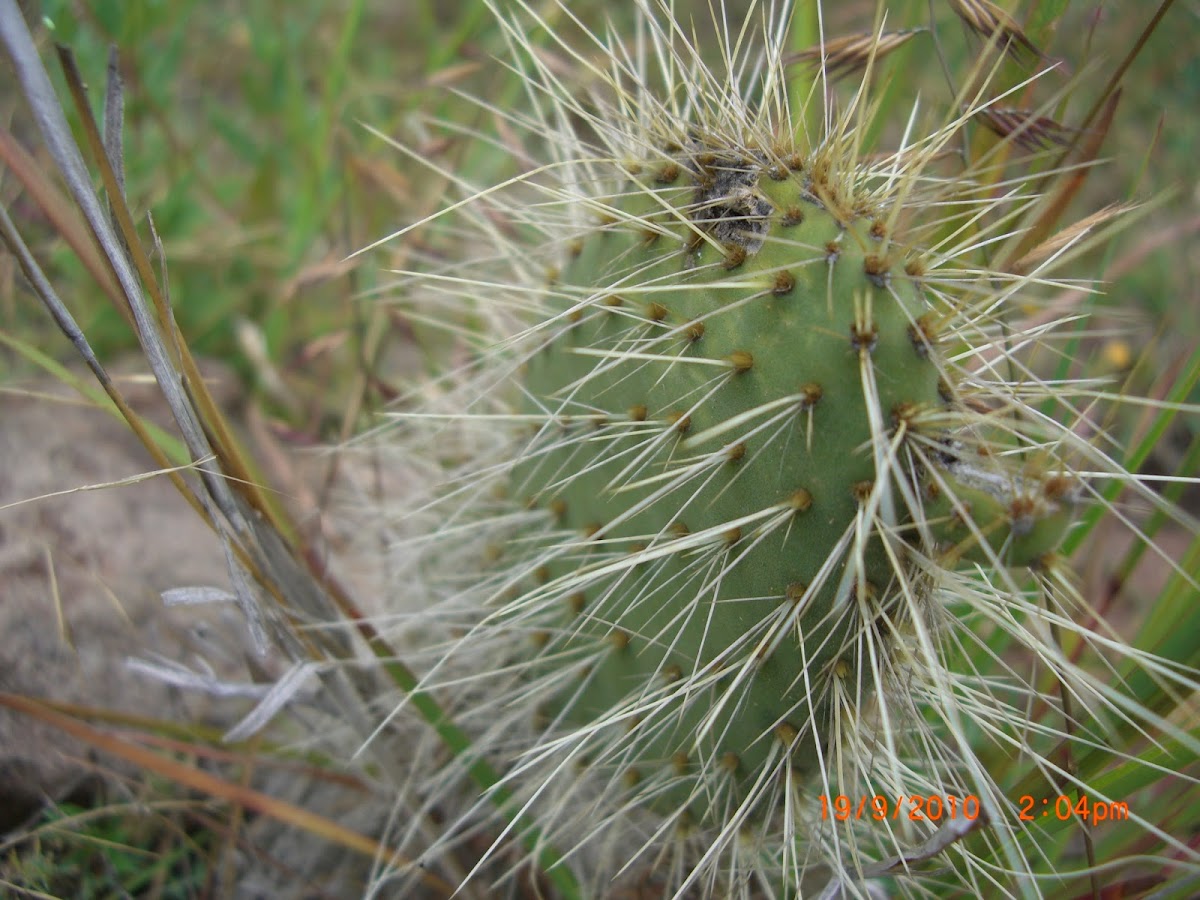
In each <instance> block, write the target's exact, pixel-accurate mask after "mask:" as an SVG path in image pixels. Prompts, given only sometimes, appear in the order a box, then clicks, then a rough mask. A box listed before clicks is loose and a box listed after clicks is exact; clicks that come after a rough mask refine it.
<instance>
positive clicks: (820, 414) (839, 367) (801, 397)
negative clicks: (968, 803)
mask: <svg viewBox="0 0 1200 900" xmlns="http://www.w3.org/2000/svg"><path fill="white" fill-rule="evenodd" d="M625 168H626V170H627V171H628V178H626V179H625V180H624V181H623V183H622V184H621V185H620V186H619V188H618V191H617V192H616V193H615V194H614V196H613V197H612V198H611V201H610V202H611V212H609V213H608V214H606V215H605V216H604V217H603V218H602V219H601V220H600V221H598V222H597V224H596V226H595V227H594V228H592V229H590V230H587V231H584V232H583V233H582V234H580V235H579V236H578V237H577V238H576V240H575V241H574V242H573V243H572V244H571V246H570V248H569V254H568V256H569V259H568V260H567V262H566V263H565V265H564V266H563V267H562V269H561V271H560V272H558V273H556V274H555V277H554V278H553V281H552V283H550V284H549V285H548V287H547V290H548V294H549V298H550V300H549V303H548V306H549V309H548V310H547V319H548V321H547V322H546V323H544V324H541V325H540V326H539V329H538V338H537V345H536V349H535V350H534V351H533V352H532V354H531V356H530V358H529V360H528V362H527V364H526V365H525V367H524V372H523V373H522V376H521V385H522V390H523V392H524V393H525V394H526V395H527V399H526V402H525V406H526V409H527V410H528V411H529V413H530V414H531V415H533V416H535V418H536V417H541V418H542V420H543V421H541V422H540V423H539V425H538V426H537V427H536V429H535V432H536V433H535V435H534V437H533V439H532V441H531V442H530V444H529V446H528V447H527V448H525V450H524V451H523V452H522V453H521V455H520V457H519V463H518V465H517V466H516V467H515V469H514V472H513V482H514V484H515V485H516V487H517V491H518V492H519V494H520V495H521V497H522V498H523V499H526V500H527V501H528V504H529V505H530V506H531V507H532V508H536V509H539V510H544V511H545V512H546V514H547V515H548V517H549V518H550V519H551V520H552V528H551V531H550V534H549V535H548V537H547V538H546V539H544V540H542V541H539V542H536V543H535V544H534V548H535V549H534V554H533V557H532V558H533V563H532V565H531V568H532V572H531V576H532V577H531V579H530V580H529V581H528V582H527V583H526V584H524V585H522V588H521V589H522V590H523V592H524V593H523V594H522V596H521V598H520V599H519V600H518V601H516V602H517V603H518V604H519V605H520V606H521V607H525V606H527V605H528V604H535V605H536V606H537V607H538V608H539V609H543V610H545V609H551V610H557V612H556V613H555V614H552V615H549V616H546V617H545V619H544V621H543V623H542V624H543V625H544V626H545V630H543V631H542V632H540V633H539V636H538V638H537V641H538V642H539V643H540V648H541V653H542V654H543V656H544V657H545V658H546V659H548V660H552V661H553V663H552V664H553V665H555V666H559V665H562V664H563V662H562V661H564V660H566V661H570V663H569V664H570V665H572V666H575V667H577V668H578V681H577V683H572V684H569V685H568V686H566V687H565V688H564V689H563V690H562V692H561V693H560V695H559V696H558V697H557V698H556V699H555V700H554V701H552V702H551V703H550V707H551V709H552V710H553V711H554V712H555V714H556V715H559V716H561V717H563V718H564V719H565V720H566V721H568V722H571V723H573V724H575V725H579V726H587V725H590V724H592V723H607V724H606V725H605V730H607V731H609V732H611V734H612V736H611V739H610V743H609V744H608V745H607V747H608V753H609V755H610V760H611V761H610V763H609V764H610V765H612V766H613V767H614V768H615V769H617V770H618V771H619V773H620V776H621V778H622V780H623V782H624V783H625V785H626V787H627V789H631V790H634V791H640V792H643V793H644V795H645V796H646V798H647V800H648V801H649V802H650V803H651V804H652V805H654V806H657V807H660V808H662V809H665V810H671V811H676V812H678V811H680V810H683V809H687V810H688V811H689V812H690V814H691V815H692V816H693V817H695V818H698V819H700V820H706V819H712V820H713V821H714V822H716V823H717V824H719V823H720V817H722V816H723V815H725V814H726V813H727V811H728V809H730V808H737V807H740V806H742V805H743V804H747V805H748V808H749V809H751V810H753V809H755V808H756V807H758V806H762V807H763V809H762V810H758V811H757V812H754V813H751V814H750V815H749V816H748V818H750V819H754V818H758V817H760V816H761V815H763V814H765V810H766V809H767V808H768V807H769V806H770V800H771V799H772V798H773V788H774V786H775V783H776V782H778V781H779V780H780V778H782V777H784V776H783V774H782V773H784V772H787V773H788V774H789V777H793V778H801V779H803V778H807V777H809V776H811V775H813V774H814V773H815V772H816V771H817V769H818V767H819V761H820V759H821V757H822V753H823V752H827V750H826V748H825V747H824V744H825V742H826V741H827V740H828V738H829V735H830V727H829V726H830V720H831V711H830V705H831V704H833V703H834V702H835V700H836V698H837V695H838V691H837V689H836V687H835V682H837V681H838V680H844V679H853V678H855V677H856V673H859V672H860V667H861V666H862V665H864V664H865V662H866V661H865V660H864V658H863V655H862V652H861V651H862V647H863V646H864V643H865V642H866V638H865V637H864V636H865V635H866V634H867V633H871V635H872V638H871V639H872V640H874V641H876V642H877V643H878V645H879V647H881V648H882V649H883V652H885V653H886V652H887V646H888V643H889V635H891V634H892V633H893V632H894V631H895V630H896V629H899V628H902V627H904V624H903V623H904V622H906V621H907V620H909V619H910V618H911V617H912V616H914V615H920V607H921V606H922V605H923V604H925V603H926V602H927V598H926V596H925V594H926V593H927V590H928V586H927V585H926V584H924V583H923V581H922V579H921V578H920V576H919V567H918V566H917V565H916V564H915V562H914V560H913V558H912V557H913V554H914V553H918V554H924V555H925V556H926V557H929V558H936V557H938V556H939V555H942V554H946V553H947V552H948V551H950V550H951V547H952V546H955V543H954V541H953V540H952V536H953V535H954V534H955V533H956V532H957V533H958V534H959V535H960V536H961V538H962V539H963V541H964V542H965V545H966V546H974V547H976V549H977V550H978V549H979V548H981V547H986V548H988V551H989V552H990V553H991V555H992V556H993V557H994V558H995V557H997V556H1000V557H1003V558H1004V559H1005V560H1006V561H1008V562H1011V563H1013V564H1028V563H1031V562H1035V561H1036V560H1037V559H1038V558H1040V557H1041V556H1042V555H1044V554H1046V553H1048V552H1049V551H1051V550H1052V549H1053V548H1054V546H1055V544H1056V542H1057V540H1058V538H1059V537H1060V535H1061V533H1062V526H1063V525H1064V524H1065V521H1066V518H1067V517H1066V515H1065V513H1066V510H1067V507H1068V506H1069V504H1066V503H1061V502H1058V501H1059V500H1060V498H1059V497H1056V496H1053V493H1054V491H1056V490H1060V488H1059V487H1058V486H1057V485H1058V481H1057V480H1054V481H1047V482H1044V483H1043V482H1042V481H1041V480H1040V479H1034V480H1033V481H1032V482H1029V479H1028V476H1022V477H1017V476H1016V474H1015V472H1013V471H1012V467H1011V466H1005V465H1002V464H996V463H994V462H993V464H992V465H991V466H990V468H989V467H983V466H981V465H980V464H979V463H978V462H976V463H975V464H974V468H975V469H976V470H977V475H976V481H977V482H978V484H976V486H975V488H974V492H973V498H974V499H973V501H970V502H964V501H962V500H961V493H960V486H961V484H962V482H963V481H964V478H965V477H969V476H964V475H963V474H962V473H963V472H965V470H966V469H967V467H968V464H967V463H966V462H964V461H963V460H962V459H960V458H959V457H958V456H955V455H954V453H952V452H951V450H950V449H949V448H950V437H949V436H950V435H951V433H952V432H953V427H952V425H951V423H953V422H955V421H956V420H959V421H961V419H962V416H961V415H956V409H955V406H956V405H955V401H954V386H953V385H952V384H948V383H947V379H948V378H949V377H951V376H950V375H949V373H948V372H947V370H946V367H945V364H944V362H943V361H942V359H941V353H942V348H941V346H940V341H939V330H940V324H939V320H940V318H941V317H942V316H943V315H944V313H939V311H938V310H937V309H936V308H935V307H934V305H933V304H932V303H931V302H930V300H929V299H928V298H927V295H926V291H925V289H924V288H923V285H922V270H923V265H922V261H921V260H922V257H921V254H920V250H919V249H918V248H913V247H910V246H907V245H906V243H905V242H904V238H903V235H899V234H896V233H895V230H894V228H893V227H892V226H891V225H889V219H890V218H892V216H891V215H890V211H889V210H888V209H887V208H885V207H881V208H878V209H872V208H871V206H870V205H869V203H867V202H859V201H858V200H857V198H852V197H846V198H843V197H839V195H838V190H837V187H836V186H835V185H833V184H830V183H828V182H825V181H823V180H822V179H821V178H820V176H819V175H816V174H815V173H814V172H813V170H812V169H811V168H810V167H808V166H806V165H805V160H804V159H803V158H802V156H801V155H800V154H799V153H798V152H797V151H795V150H794V149H791V148H787V147H782V148H775V149H773V150H759V151H754V152H751V151H747V150H746V149H744V148H739V147H736V146H729V145H728V144H726V143H724V142H722V141H721V140H720V139H719V138H714V139H711V140H705V139H692V140H690V141H689V142H688V144H687V146H679V145H678V144H676V145H668V146H665V147H663V148H661V152H660V153H659V154H657V155H656V156H655V157H649V158H647V159H645V160H641V161H638V162H637V163H626V166H625ZM939 442H940V443H941V445H942V446H940V447H939V446H938V445H939ZM914 445H916V446H918V447H921V449H917V450H916V451H915V452H914V450H913V447H914ZM922 445H923V446H922ZM994 450H999V448H993V447H991V446H990V445H988V444H987V443H986V442H985V443H981V444H979V445H977V446H975V447H973V452H974V453H975V454H976V455H977V456H978V455H979V454H980V453H984V454H988V453H992V452H993V451H994ZM931 462H932V463H933V466H932V467H931V465H930V463H931ZM931 469H932V470H931ZM956 471H957V472H958V473H959V474H958V475H956V474H954V473H955V472H956ZM985 473H986V474H985ZM947 479H950V480H952V481H953V482H954V484H955V488H954V495H955V496H958V497H960V500H959V502H958V504H957V507H955V506H952V505H950V504H948V503H947V504H943V506H942V508H941V509H939V512H938V513H936V514H934V515H930V512H929V509H928V508H927V506H926V504H927V503H928V502H929V500H931V499H933V496H934V495H937V496H941V495H942V490H941V488H940V487H939V485H944V484H946V482H947ZM1027 482H1029V483H1027ZM1018 484H1019V485H1020V487H1018ZM989 487H990V488H992V490H991V492H989V490H988V488H989ZM947 496H949V495H947ZM981 511H982V512H984V516H981V515H980V513H981ZM1015 538H1016V539H1019V540H1017V541H1016V542H1014V539H1015ZM958 552H960V553H961V552H962V551H961V550H960V551H958ZM975 555H976V556H978V555H981V554H980V553H978V552H977V553H976V554H975ZM951 564H953V563H951ZM764 773H770V775H769V777H768V778H766V779H765V780H764Z"/></svg>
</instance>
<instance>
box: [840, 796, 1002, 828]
mask: <svg viewBox="0 0 1200 900" xmlns="http://www.w3.org/2000/svg"><path fill="white" fill-rule="evenodd" d="M817 799H819V800H820V801H821V818H822V819H823V820H824V819H831V818H832V819H837V821H839V822H845V821H847V820H849V819H874V820H875V821H876V822H882V821H883V820H884V819H892V820H896V819H902V818H904V819H909V820H910V821H913V822H940V821H942V820H943V819H966V820H968V821H974V820H975V819H978V818H979V817H980V816H981V815H982V814H983V812H982V808H981V806H980V804H979V798H978V797H976V796H975V795H974V794H968V795H967V796H966V797H955V796H953V795H951V794H930V795H928V796H922V795H920V794H901V795H900V796H898V797H889V796H886V795H884V794H874V795H872V796H867V795H865V794H864V795H862V796H861V797H858V798H857V799H855V798H853V797H849V796H847V795H846V794H837V795H836V796H833V797H827V796H826V795H824V794H821V795H820V796H819V797H818V798H817Z"/></svg>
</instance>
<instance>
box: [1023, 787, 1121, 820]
mask: <svg viewBox="0 0 1200 900" xmlns="http://www.w3.org/2000/svg"><path fill="white" fill-rule="evenodd" d="M1017 806H1018V807H1019V809H1020V812H1019V814H1018V818H1019V819H1020V820H1021V821H1022V822H1036V821H1037V820H1039V819H1049V818H1055V819H1058V820H1059V821H1060V822H1065V821H1067V820H1068V819H1078V820H1079V821H1080V822H1086V823H1088V824H1090V825H1099V824H1100V823H1101V822H1109V821H1124V820H1126V819H1128V818H1129V804H1128V803H1124V802H1122V801H1120V800H1092V799H1089V798H1088V796H1087V794H1080V795H1079V796H1078V797H1068V796H1066V795H1065V794H1059V795H1058V796H1057V797H1034V796H1032V795H1031V794H1022V795H1021V796H1020V797H1018V798H1017Z"/></svg>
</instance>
